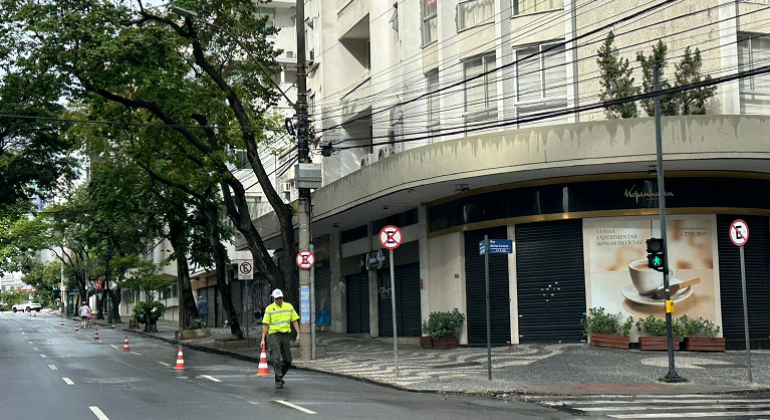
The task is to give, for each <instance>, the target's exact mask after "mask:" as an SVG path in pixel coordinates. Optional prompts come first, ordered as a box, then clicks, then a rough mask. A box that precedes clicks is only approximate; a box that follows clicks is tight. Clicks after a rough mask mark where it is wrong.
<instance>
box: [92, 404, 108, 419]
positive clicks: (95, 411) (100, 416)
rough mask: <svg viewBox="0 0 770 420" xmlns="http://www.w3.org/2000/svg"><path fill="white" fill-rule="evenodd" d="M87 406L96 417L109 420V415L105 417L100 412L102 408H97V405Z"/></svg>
mask: <svg viewBox="0 0 770 420" xmlns="http://www.w3.org/2000/svg"><path fill="white" fill-rule="evenodd" d="M88 408H89V409H91V412H92V413H94V415H96V418H97V419H99V420H110V418H109V417H107V416H106V415H104V413H102V410H99V407H88Z"/></svg>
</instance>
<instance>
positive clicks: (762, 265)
mask: <svg viewBox="0 0 770 420" xmlns="http://www.w3.org/2000/svg"><path fill="white" fill-rule="evenodd" d="M736 219H743V220H744V221H745V222H746V223H747V224H748V225H749V241H748V242H747V243H746V245H744V257H745V262H746V291H747V298H748V303H749V333H750V335H751V337H750V339H751V348H755V349H768V348H770V239H769V238H768V235H769V234H768V218H767V217H761V216H742V215H718V216H717V241H718V244H719V278H720V294H721V296H722V328H723V333H724V337H725V342H726V346H727V349H728V350H741V349H745V348H746V339H745V335H744V328H743V286H742V284H741V259H740V249H739V248H738V247H737V246H735V245H734V244H733V243H732V241H731V240H730V236H729V231H730V224H732V222H733V221H734V220H736Z"/></svg>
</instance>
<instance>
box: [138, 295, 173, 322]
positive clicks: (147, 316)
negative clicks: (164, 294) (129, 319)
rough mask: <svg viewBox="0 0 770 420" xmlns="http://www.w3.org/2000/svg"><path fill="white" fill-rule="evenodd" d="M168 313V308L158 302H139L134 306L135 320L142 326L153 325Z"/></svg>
mask: <svg viewBox="0 0 770 420" xmlns="http://www.w3.org/2000/svg"><path fill="white" fill-rule="evenodd" d="M164 312H166V306H165V305H163V304H162V303H160V302H158V301H157V300H156V301H153V302H137V303H136V305H134V312H133V316H134V318H135V319H136V320H137V321H139V323H141V324H147V323H153V322H155V321H157V320H159V319H160V317H162V316H163V313H164Z"/></svg>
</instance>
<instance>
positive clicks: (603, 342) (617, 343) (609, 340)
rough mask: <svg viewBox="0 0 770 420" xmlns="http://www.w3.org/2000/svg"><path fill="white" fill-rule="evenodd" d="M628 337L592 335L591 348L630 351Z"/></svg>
mask: <svg viewBox="0 0 770 420" xmlns="http://www.w3.org/2000/svg"><path fill="white" fill-rule="evenodd" d="M628 344H629V342H628V337H626V336H623V335H611V334H596V333H592V334H591V346H593V347H605V348H608V349H619V350H628Z"/></svg>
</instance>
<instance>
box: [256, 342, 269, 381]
mask: <svg viewBox="0 0 770 420" xmlns="http://www.w3.org/2000/svg"><path fill="white" fill-rule="evenodd" d="M257 376H270V372H269V371H268V370H267V354H265V349H264V348H262V354H260V355H259V367H258V368H257Z"/></svg>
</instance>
